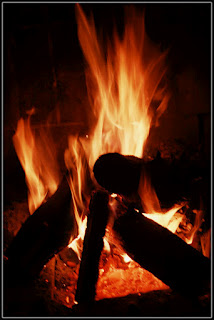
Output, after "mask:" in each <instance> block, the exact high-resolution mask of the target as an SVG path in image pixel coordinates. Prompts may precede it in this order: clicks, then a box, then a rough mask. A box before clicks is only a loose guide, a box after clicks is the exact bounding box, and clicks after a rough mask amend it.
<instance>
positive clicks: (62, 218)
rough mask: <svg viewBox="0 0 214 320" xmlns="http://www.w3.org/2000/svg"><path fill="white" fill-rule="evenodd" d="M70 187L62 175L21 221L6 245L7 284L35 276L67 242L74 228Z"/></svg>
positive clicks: (28, 279) (27, 279)
mask: <svg viewBox="0 0 214 320" xmlns="http://www.w3.org/2000/svg"><path fill="white" fill-rule="evenodd" d="M75 223H76V222H75V217H74V214H73V203H72V201H71V192H70V187H69V184H68V182H67V178H66V177H64V178H63V180H62V182H61V183H60V185H59V187H58V189H57V191H56V192H55V193H54V194H53V195H52V196H51V197H50V198H49V199H48V200H47V202H45V203H43V204H42V205H41V206H40V207H39V208H38V209H37V210H36V211H35V212H34V213H33V214H32V215H31V216H30V217H29V218H28V219H27V220H26V221H25V223H24V224H23V225H22V227H21V229H20V230H19V232H18V233H17V235H16V237H15V238H14V239H13V241H12V243H11V245H10V246H9V248H8V249H7V252H6V257H7V262H6V265H5V279H6V284H7V285H10V284H11V285H13V286H14V284H15V283H16V284H18V283H19V282H20V283H23V282H24V281H26V282H28V281H31V280H32V279H34V278H36V277H37V276H38V275H39V273H40V271H41V270H42V268H43V266H44V265H45V264H46V263H47V262H48V261H49V259H51V258H52V257H53V256H54V254H56V253H57V252H59V251H60V250H61V249H62V248H64V247H65V246H66V245H68V243H69V239H70V236H71V233H73V232H75Z"/></svg>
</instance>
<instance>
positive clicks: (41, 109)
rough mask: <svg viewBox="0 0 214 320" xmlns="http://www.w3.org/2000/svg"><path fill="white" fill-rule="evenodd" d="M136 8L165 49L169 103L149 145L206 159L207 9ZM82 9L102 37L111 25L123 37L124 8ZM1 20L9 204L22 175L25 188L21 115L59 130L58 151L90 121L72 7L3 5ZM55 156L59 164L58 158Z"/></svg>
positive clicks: (199, 5)
mask: <svg viewBox="0 0 214 320" xmlns="http://www.w3.org/2000/svg"><path fill="white" fill-rule="evenodd" d="M135 7H136V8H137V9H138V10H143V9H146V15H145V23H146V32H147V33H148V35H149V37H150V38H151V39H152V40H153V41H154V42H156V43H157V44H159V45H160V47H161V49H162V50H164V49H166V48H170V52H169V57H168V64H169V67H170V74H171V87H172V91H173V98H172V101H171V102H170V105H169V108H168V110H167V112H166V113H165V114H164V115H163V116H162V118H161V122H160V127H159V128H157V129H154V130H153V131H152V132H151V135H152V137H153V138H152V141H153V144H154V145H155V144H156V145H157V144H160V140H161V141H168V140H169V139H177V140H178V139H180V140H181V141H183V142H185V143H186V144H187V145H191V146H194V147H197V146H198V145H199V144H202V145H203V148H204V155H205V157H206V158H207V159H209V157H210V45H211V44H210V30H211V19H210V16H211V4H207V3H191V4H185V3H183V4H181V3H180V4H177V3H170V4H152V3H151V4H135ZM82 8H83V10H84V11H85V12H86V14H87V15H90V13H91V12H92V13H93V15H94V19H95V24H96V27H97V29H98V30H99V31H101V30H103V34H104V36H107V37H111V34H112V30H113V26H114V25H116V26H117V28H118V31H119V33H120V34H121V35H122V31H123V18H124V4H122V3H121V4H114V3H112V4H104V3H103V4H82ZM3 17H4V30H3V41H4V48H3V54H4V105H3V111H4V160H5V163H4V164H5V166H4V169H5V170H4V172H5V181H6V182H5V187H6V192H5V194H6V195H7V194H9V195H8V197H7V199H8V201H10V200H11V199H14V198H18V191H17V185H16V182H14V175H15V176H17V174H18V172H21V173H20V179H19V180H20V181H24V180H23V177H24V176H23V172H22V171H21V170H20V165H19V162H18V159H17V157H16V155H15V151H14V148H13V145H12V136H13V134H14V132H15V129H16V125H17V121H18V120H19V119H20V117H25V116H26V110H29V109H30V108H32V106H34V107H35V108H36V110H37V113H36V115H35V116H34V117H33V119H32V120H33V123H34V124H35V125H36V124H41V123H45V122H46V121H47V119H48V118H49V119H51V122H52V123H53V124H55V125H56V127H55V129H54V132H53V135H54V136H55V138H56V139H58V140H56V141H58V145H60V147H61V148H62V150H64V149H65V147H66V144H67V136H68V134H69V133H75V132H78V133H79V132H80V133H82V134H85V133H87V130H88V125H89V122H88V121H89V119H88V117H87V112H85V111H86V108H87V105H88V98H87V93H86V86H85V77H84V68H85V61H84V58H83V55H82V52H81V48H80V46H79V42H78V38H77V25H76V19H75V5H74V3H66V4H64V3H62V4H61V3H50V4H38V3H36V4H35V3H31V4H29V3H28V4H27V3H26V4H25V3H14V4H10V3H4V5H3ZM54 84H55V86H54ZM66 124H68V125H66ZM59 154H61V155H59V158H60V159H59V161H61V162H63V151H62V152H61V153H60V152H59ZM11 181H13V182H11ZM11 183H12V185H11ZM23 187H24V182H23ZM13 189H14V192H12V190H13ZM19 189H20V188H19ZM7 190H9V191H8V192H7Z"/></svg>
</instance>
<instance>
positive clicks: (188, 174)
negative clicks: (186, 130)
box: [93, 153, 197, 207]
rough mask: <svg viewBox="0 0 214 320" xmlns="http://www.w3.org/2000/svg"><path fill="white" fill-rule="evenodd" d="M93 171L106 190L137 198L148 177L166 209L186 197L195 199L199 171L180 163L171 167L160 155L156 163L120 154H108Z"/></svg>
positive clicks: (103, 156)
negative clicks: (142, 182) (143, 180)
mask: <svg viewBox="0 0 214 320" xmlns="http://www.w3.org/2000/svg"><path fill="white" fill-rule="evenodd" d="M93 171H94V176H95V178H96V180H97V182H98V183H99V184H100V185H101V186H102V187H104V188H105V189H107V190H108V191H109V192H111V193H118V194H122V195H124V196H128V197H130V196H133V195H136V194H137V193H138V188H139V183H140V179H141V178H143V179H144V177H145V176H146V177H148V178H149V179H150V180H151V185H152V186H153V187H154V189H155V192H156V194H157V197H158V199H159V200H160V203H161V204H162V205H163V206H164V207H171V206H172V205H174V203H175V202H177V201H180V200H181V199H182V198H183V197H191V196H192V193H193V189H194V185H193V180H194V178H196V177H197V170H194V171H193V170H192V168H191V167H185V166H183V165H182V164H180V165H179V164H178V163H171V164H169V163H168V162H167V161H166V160H164V159H162V158H161V157H160V155H159V153H158V155H157V157H156V158H155V159H154V160H152V161H145V160H144V159H140V158H137V157H134V156H124V155H121V154H119V153H108V154H104V155H102V156H100V157H99V158H98V160H97V161H96V163H95V165H94V168H93Z"/></svg>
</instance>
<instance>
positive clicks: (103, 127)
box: [76, 4, 169, 167]
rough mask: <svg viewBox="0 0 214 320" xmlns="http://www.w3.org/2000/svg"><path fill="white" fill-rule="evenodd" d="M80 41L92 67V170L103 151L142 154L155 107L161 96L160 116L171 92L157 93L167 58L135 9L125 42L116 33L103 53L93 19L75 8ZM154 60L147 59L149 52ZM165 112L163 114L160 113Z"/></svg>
mask: <svg viewBox="0 0 214 320" xmlns="http://www.w3.org/2000/svg"><path fill="white" fill-rule="evenodd" d="M76 9H77V10H76V16H77V23H78V37H79V41H80V45H81V47H82V50H83V53H84V56H85V59H86V60H87V63H88V66H89V69H88V70H87V73H86V81H87V88H88V96H89V98H90V101H91V106H92V108H93V113H94V115H95V121H96V124H95V127H94V128H93V130H92V132H91V138H90V142H89V141H87V144H88V143H90V148H89V147H88V146H86V144H85V145H84V146H85V150H86V152H87V151H88V150H90V154H88V159H89V165H90V167H93V165H94V163H95V161H96V160H97V158H98V157H99V156H100V155H101V154H104V153H108V152H118V153H121V154H124V155H134V156H137V157H142V156H143V150H144V146H145V142H146V140H147V137H148V135H149V130H150V127H151V122H152V115H153V114H152V109H151V103H152V101H153V100H154V99H155V97H156V95H160V92H161V93H162V94H161V98H162V99H161V102H160V104H159V107H158V109H157V110H156V114H155V116H156V117H159V116H160V115H161V112H163V111H164V109H165V108H166V106H167V101H168V99H169V94H168V93H167V92H166V90H165V89H164V88H161V89H158V86H159V85H160V82H161V80H162V79H163V76H164V75H165V73H166V67H165V65H164V59H165V57H166V52H164V53H163V54H160V53H159V52H157V49H156V48H155V46H154V45H152V43H151V42H150V41H149V39H148V37H147V36H146V33H145V26H144V16H142V13H141V14H139V13H137V12H135V11H134V9H133V8H132V7H131V8H130V10H129V12H128V15H127V20H126V24H125V30H124V36H123V39H122V40H121V39H120V37H119V35H118V34H117V32H116V31H114V43H113V46H112V44H110V43H109V44H108V47H107V52H104V49H103V46H102V45H101V41H99V38H98V35H97V32H96V29H95V24H94V20H93V18H91V19H90V20H87V18H86V16H85V14H84V12H83V10H82V8H81V7H80V5H79V4H77V5H76ZM148 49H149V55H150V59H149V61H148V52H147V50H148ZM161 110H162V111H161Z"/></svg>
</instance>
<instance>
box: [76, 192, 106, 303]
mask: <svg viewBox="0 0 214 320" xmlns="http://www.w3.org/2000/svg"><path fill="white" fill-rule="evenodd" d="M108 201H109V195H108V193H106V192H104V191H97V192H95V193H94V194H93V196H92V198H91V201H90V205H89V210H90V213H89V215H88V220H87V229H86V233H85V237H84V243H83V252H82V258H81V264H80V270H79V278H78V282H77V291H76V296H75V299H76V301H77V302H78V303H81V304H82V303H91V302H93V301H94V298H95V294H96V283H97V279H98V276H99V260H100V255H101V251H102V249H103V237H104V235H105V229H106V225H107V222H108V217H109V209H108Z"/></svg>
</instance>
